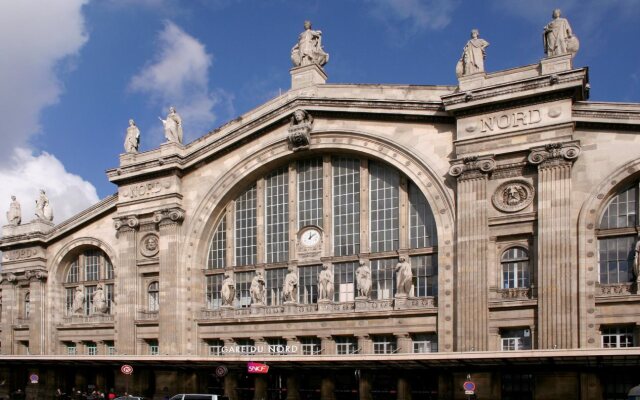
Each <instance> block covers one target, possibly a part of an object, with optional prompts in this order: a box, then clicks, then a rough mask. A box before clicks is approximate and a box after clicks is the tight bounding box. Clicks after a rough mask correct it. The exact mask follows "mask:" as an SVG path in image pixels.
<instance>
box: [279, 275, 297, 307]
mask: <svg viewBox="0 0 640 400" xmlns="http://www.w3.org/2000/svg"><path fill="white" fill-rule="evenodd" d="M297 299H298V274H296V272H295V269H294V268H293V267H289V272H288V273H287V276H285V277H284V284H283V285H282V300H283V301H284V302H285V303H295V302H296V301H297Z"/></svg>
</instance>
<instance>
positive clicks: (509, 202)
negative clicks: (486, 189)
mask: <svg viewBox="0 0 640 400" xmlns="http://www.w3.org/2000/svg"><path fill="white" fill-rule="evenodd" d="M534 195H535V189H534V188H533V186H531V184H530V183H529V182H526V181H522V180H516V181H509V182H505V183H503V184H502V185H500V186H498V189H496V191H495V193H493V196H492V198H491V200H492V201H493V205H494V207H495V208H497V209H498V210H500V211H503V212H516V211H520V210H522V209H524V208H526V207H527V206H529V204H531V202H532V201H533V197H534Z"/></svg>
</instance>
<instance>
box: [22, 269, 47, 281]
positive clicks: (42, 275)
mask: <svg viewBox="0 0 640 400" xmlns="http://www.w3.org/2000/svg"><path fill="white" fill-rule="evenodd" d="M48 276H49V274H48V273H47V271H45V270H42V269H36V270H28V271H25V273H24V277H25V278H26V279H27V280H39V281H46V280H47V277H48Z"/></svg>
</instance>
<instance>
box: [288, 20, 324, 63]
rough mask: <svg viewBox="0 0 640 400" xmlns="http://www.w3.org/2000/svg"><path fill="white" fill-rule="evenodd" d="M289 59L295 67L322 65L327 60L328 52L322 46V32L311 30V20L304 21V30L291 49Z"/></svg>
mask: <svg viewBox="0 0 640 400" xmlns="http://www.w3.org/2000/svg"><path fill="white" fill-rule="evenodd" d="M291 61H293V65H295V66H296V67H304V66H305V65H311V64H317V65H319V66H320V67H322V66H324V65H325V64H326V63H327V62H328V61H329V54H327V53H325V51H324V49H323V48H322V32H321V31H314V30H312V29H311V21H304V32H302V33H301V34H300V36H298V43H296V45H295V46H293V48H292V49H291Z"/></svg>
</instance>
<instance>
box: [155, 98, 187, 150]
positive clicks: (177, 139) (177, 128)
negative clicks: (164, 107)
mask: <svg viewBox="0 0 640 400" xmlns="http://www.w3.org/2000/svg"><path fill="white" fill-rule="evenodd" d="M158 119H159V120H160V121H162V126H163V127H164V137H165V138H167V142H172V143H178V144H182V118H181V117H180V115H179V114H178V112H177V111H176V109H175V107H169V114H168V115H167V119H162V118H160V117H158Z"/></svg>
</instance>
